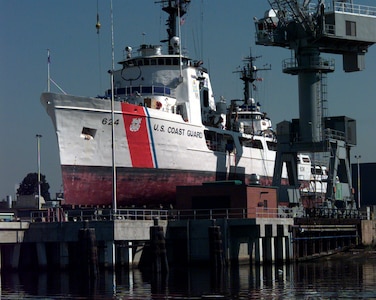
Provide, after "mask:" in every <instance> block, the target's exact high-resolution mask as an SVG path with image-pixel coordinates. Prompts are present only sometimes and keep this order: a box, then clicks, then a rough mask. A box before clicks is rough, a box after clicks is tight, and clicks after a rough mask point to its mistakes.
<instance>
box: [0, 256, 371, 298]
mask: <svg viewBox="0 0 376 300" xmlns="http://www.w3.org/2000/svg"><path fill="white" fill-rule="evenodd" d="M375 286H376V255H375V256H369V257H367V259H366V260H359V259H356V257H354V256H351V254H349V255H348V256H342V257H341V258H340V259H335V258H330V259H324V260H320V261H314V262H306V263H299V264H289V265H287V264H285V265H264V266H244V265H241V266H231V267H228V268H223V269H221V270H219V271H213V270H211V269H210V268H209V267H206V266H195V267H191V268H176V267H175V268H170V272H169V273H168V274H165V275H163V274H159V275H156V274H152V273H151V272H150V271H147V270H146V271H141V270H138V269H135V270H131V271H128V270H126V269H123V270H119V271H117V272H116V273H113V272H110V271H102V272H100V276H99V277H98V278H96V279H94V280H88V279H87V278H83V277H82V276H81V275H80V274H78V273H76V272H53V271H48V272H36V271H29V272H25V271H24V272H10V271H5V270H2V274H1V299H20V298H29V299H33V298H39V299H40V298H41V297H42V298H45V299H56V298H60V299H61V298H63V299H65V298H70V299H75V298H76V299H78V298H80V299H83V298H92V299H181V298H182V297H184V298H185V299H211V298H213V296H214V295H215V296H216V297H219V296H221V297H222V298H223V299H234V298H236V299H329V298H330V299H338V298H347V299H354V298H357V299H376V291H375Z"/></svg>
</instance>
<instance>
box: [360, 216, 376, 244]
mask: <svg viewBox="0 0 376 300" xmlns="http://www.w3.org/2000/svg"><path fill="white" fill-rule="evenodd" d="M362 244H363V245H365V246H374V245H376V220H362Z"/></svg>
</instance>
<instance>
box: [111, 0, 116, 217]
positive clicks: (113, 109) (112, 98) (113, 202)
mask: <svg viewBox="0 0 376 300" xmlns="http://www.w3.org/2000/svg"><path fill="white" fill-rule="evenodd" d="M111 51H112V70H111V118H112V126H111V129H112V130H111V142H112V206H113V210H114V214H116V213H117V199H116V190H117V188H116V181H117V180H116V165H115V161H116V160H115V96H114V92H115V91H114V69H115V54H114V20H113V10H112V0H111Z"/></svg>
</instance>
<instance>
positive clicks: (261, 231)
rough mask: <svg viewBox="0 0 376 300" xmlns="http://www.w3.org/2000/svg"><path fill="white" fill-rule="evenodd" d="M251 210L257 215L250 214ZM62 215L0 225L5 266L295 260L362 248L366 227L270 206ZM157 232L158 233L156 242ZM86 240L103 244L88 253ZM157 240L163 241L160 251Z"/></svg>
mask: <svg viewBox="0 0 376 300" xmlns="http://www.w3.org/2000/svg"><path fill="white" fill-rule="evenodd" d="M250 214H251V215H253V216H254V217H251V218H250V217H247V216H249V215H250ZM57 216H58V214H54V213H51V212H46V211H45V212H43V213H42V212H41V211H39V212H37V213H35V214H32V215H31V219H30V220H29V221H27V222H26V221H6V222H0V254H1V264H2V265H1V267H2V268H13V269H22V268H33V267H35V268H39V269H41V268H42V269H43V268H47V267H48V268H51V267H52V268H61V269H64V268H70V267H73V268H74V267H77V266H78V265H82V261H85V260H87V259H88V258H87V257H83V255H86V256H97V257H93V259H91V258H90V260H92V261H94V262H98V265H99V266H100V267H104V268H113V267H115V266H116V267H140V266H143V267H145V266H146V267H151V266H152V265H153V261H152V260H151V259H152V257H159V265H161V263H162V265H161V266H162V267H161V268H159V267H157V270H162V271H163V270H164V269H166V267H167V268H168V266H167V265H166V264H164V262H165V257H163V256H162V257H161V253H162V254H163V253H165V255H166V259H167V261H168V263H167V264H170V265H176V264H183V265H184V264H187V265H189V264H196V263H197V264H202V263H207V264H212V263H214V264H215V265H216V266H220V267H221V265H222V264H223V265H225V264H238V263H244V262H245V263H252V264H253V263H254V264H265V263H279V262H281V263H282V262H292V261H296V260H302V259H309V258H315V257H318V256H320V255H328V254H331V253H334V252H336V251H341V249H345V248H346V247H351V246H354V245H358V244H360V243H361V242H362V241H363V240H365V239H364V238H363V237H362V228H366V227H365V225H364V224H362V222H363V221H362V220H360V219H351V218H348V219H347V218H343V219H319V218H304V216H303V217H301V218H297V217H295V218H294V217H293V216H292V215H290V214H288V213H286V212H276V211H274V210H271V209H270V210H268V209H266V208H264V207H261V208H257V209H255V208H253V210H252V212H247V209H243V210H239V209H237V210H234V209H208V210H203V209H201V210H195V209H192V210H190V211H189V210H184V211H178V210H169V211H167V210H156V211H145V210H124V211H121V210H120V212H118V214H116V215H113V214H112V213H110V210H109V213H108V214H107V213H105V212H104V211H103V210H102V211H99V210H98V209H95V210H87V209H86V210H75V211H66V212H65V218H60V219H59V218H58V217H57ZM365 222H370V221H365ZM371 222H372V221H371ZM155 226H158V227H159V228H155ZM367 226H368V227H369V224H368V223H367ZM368 227H367V228H368ZM88 228H90V230H91V231H92V233H94V234H93V238H94V240H93V241H88V243H86V242H85V241H83V240H82V239H83V236H89V238H90V234H88V235H85V234H80V232H81V233H82V231H83V230H86V229H88ZM153 228H154V229H153ZM152 232H156V233H157V236H156V239H157V240H156V241H154V242H153V241H152V239H153V236H152ZM366 233H367V234H368V235H369V234H372V232H370V231H366ZM368 240H369V238H368ZM83 245H94V247H95V249H94V250H93V251H91V250H90V249H89V252H86V254H82V253H83V251H81V250H82V249H83V248H85V247H86V246H83ZM151 245H156V250H155V251H156V252H155V253H156V254H157V255H153V253H152V251H153V247H152V246H151ZM162 246H163V247H162ZM213 258H214V259H213ZM157 266H158V264H157ZM158 268H159V269H158Z"/></svg>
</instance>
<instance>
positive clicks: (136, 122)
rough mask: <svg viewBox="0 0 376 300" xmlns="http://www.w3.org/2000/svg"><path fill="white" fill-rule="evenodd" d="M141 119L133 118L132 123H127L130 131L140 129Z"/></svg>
mask: <svg viewBox="0 0 376 300" xmlns="http://www.w3.org/2000/svg"><path fill="white" fill-rule="evenodd" d="M141 121H142V119H141V118H134V119H133V120H132V123H131V125H129V129H130V130H131V131H132V132H136V131H138V130H139V129H140V127H141Z"/></svg>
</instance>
